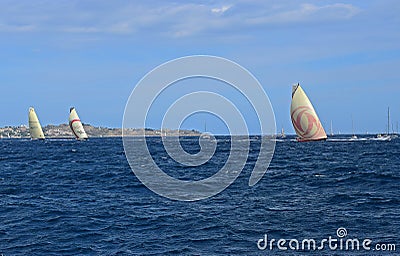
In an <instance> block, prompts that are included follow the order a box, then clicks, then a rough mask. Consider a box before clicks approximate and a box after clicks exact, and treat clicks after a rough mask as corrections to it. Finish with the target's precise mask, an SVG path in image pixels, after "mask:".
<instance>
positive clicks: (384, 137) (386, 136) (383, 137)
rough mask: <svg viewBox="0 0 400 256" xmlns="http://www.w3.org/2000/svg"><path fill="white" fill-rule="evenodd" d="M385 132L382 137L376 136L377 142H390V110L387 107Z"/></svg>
mask: <svg viewBox="0 0 400 256" xmlns="http://www.w3.org/2000/svg"><path fill="white" fill-rule="evenodd" d="M387 118H388V119H387V130H386V134H384V135H382V134H378V135H377V136H376V137H377V138H378V139H379V140H391V139H392V137H391V136H390V134H389V129H390V108H389V107H388V112H387Z"/></svg>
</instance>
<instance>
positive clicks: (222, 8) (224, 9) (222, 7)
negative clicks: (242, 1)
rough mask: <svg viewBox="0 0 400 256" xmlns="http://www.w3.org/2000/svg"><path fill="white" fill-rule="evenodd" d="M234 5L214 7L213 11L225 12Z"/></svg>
mask: <svg viewBox="0 0 400 256" xmlns="http://www.w3.org/2000/svg"><path fill="white" fill-rule="evenodd" d="M231 7H232V5H223V6H221V7H220V8H212V9H211V12H213V13H224V12H226V11H227V10H229V9H230V8H231Z"/></svg>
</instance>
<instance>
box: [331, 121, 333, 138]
mask: <svg viewBox="0 0 400 256" xmlns="http://www.w3.org/2000/svg"><path fill="white" fill-rule="evenodd" d="M332 136H333V128H332V120H331V137H332Z"/></svg>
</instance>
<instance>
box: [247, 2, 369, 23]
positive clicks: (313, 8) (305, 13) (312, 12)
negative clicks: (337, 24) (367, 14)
mask: <svg viewBox="0 0 400 256" xmlns="http://www.w3.org/2000/svg"><path fill="white" fill-rule="evenodd" d="M360 11H361V9H360V8H358V7H356V6H353V5H351V4H341V3H337V4H330V5H323V6H317V5H314V4H301V5H300V6H298V7H297V8H293V9H291V10H282V11H278V12H277V13H273V14H269V15H268V14H267V15H262V14H259V15H258V16H257V17H251V18H249V19H248V20H247V21H248V22H249V23H250V24H266V23H268V24H271V23H297V22H310V21H313V22H319V21H324V20H325V21H326V20H343V19H349V18H352V17H353V16H355V15H356V14H358V13H359V12H360Z"/></svg>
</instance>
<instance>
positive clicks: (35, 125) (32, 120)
mask: <svg viewBox="0 0 400 256" xmlns="http://www.w3.org/2000/svg"><path fill="white" fill-rule="evenodd" d="M28 120H29V133H30V134H31V139H32V140H44V133H43V130H42V126H41V125H40V122H39V119H38V117H37V115H36V112H35V109H34V108H33V107H30V108H29V113H28Z"/></svg>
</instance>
